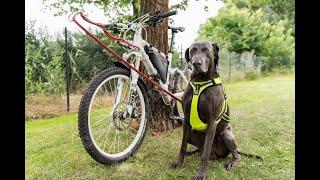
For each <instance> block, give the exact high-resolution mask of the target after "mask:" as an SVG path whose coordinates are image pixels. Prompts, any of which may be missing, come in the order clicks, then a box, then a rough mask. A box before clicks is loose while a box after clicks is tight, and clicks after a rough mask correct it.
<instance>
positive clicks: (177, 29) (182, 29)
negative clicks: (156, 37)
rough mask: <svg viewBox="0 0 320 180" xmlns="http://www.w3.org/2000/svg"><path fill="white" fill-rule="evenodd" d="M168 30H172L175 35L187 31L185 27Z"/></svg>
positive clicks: (169, 27)
mask: <svg viewBox="0 0 320 180" xmlns="http://www.w3.org/2000/svg"><path fill="white" fill-rule="evenodd" d="M168 29H171V30H172V32H174V33H177V32H178V31H180V32H183V31H184V30H185V28H184V27H171V26H168Z"/></svg>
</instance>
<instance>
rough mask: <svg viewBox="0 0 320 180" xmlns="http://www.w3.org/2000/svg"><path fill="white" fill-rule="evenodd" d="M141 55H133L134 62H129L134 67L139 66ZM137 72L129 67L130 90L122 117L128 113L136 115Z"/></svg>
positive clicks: (137, 67) (133, 116)
mask: <svg viewBox="0 0 320 180" xmlns="http://www.w3.org/2000/svg"><path fill="white" fill-rule="evenodd" d="M140 62H141V57H139V56H135V59H134V63H131V65H132V66H134V67H135V68H136V69H139V68H140ZM138 79H139V74H138V73H137V72H136V71H134V70H132V69H130V91H129V96H128V97H127V98H128V99H127V110H126V111H125V112H124V114H123V118H126V117H127V116H128V115H130V116H131V117H132V118H135V116H136V102H135V97H136V95H137V84H138Z"/></svg>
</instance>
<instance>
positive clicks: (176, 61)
mask: <svg viewBox="0 0 320 180" xmlns="http://www.w3.org/2000/svg"><path fill="white" fill-rule="evenodd" d="M180 54H181V53H179V52H177V51H173V55H172V61H171V67H172V68H179V67H180V66H181V65H182V64H184V63H185V60H184V59H182V63H181V58H180Z"/></svg>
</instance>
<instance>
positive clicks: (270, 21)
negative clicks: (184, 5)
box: [197, 0, 295, 71]
mask: <svg viewBox="0 0 320 180" xmlns="http://www.w3.org/2000/svg"><path fill="white" fill-rule="evenodd" d="M268 3H270V1H268V0H261V1H246V0H238V1H236V0H230V1H227V4H226V6H225V7H224V8H222V9H220V11H219V14H218V15H217V16H216V17H214V18H210V19H209V20H208V21H207V22H206V23H205V24H202V25H201V26H200V30H199V37H198V38H197V39H198V40H210V41H213V42H217V43H218V44H219V45H220V48H222V49H224V48H225V49H227V50H228V51H233V52H237V53H242V52H244V51H252V50H254V52H255V54H256V55H257V56H261V57H264V60H263V64H262V71H270V70H271V69H273V68H279V67H282V66H285V67H287V68H291V67H292V65H293V64H294V46H295V44H294V37H293V36H292V34H293V33H292V32H293V29H292V28H290V26H288V20H287V19H284V20H281V18H279V17H280V16H278V15H276V14H275V12H274V11H272V10H271V9H267V8H265V7H270V6H267V5H268ZM275 17H276V18H275Z"/></svg>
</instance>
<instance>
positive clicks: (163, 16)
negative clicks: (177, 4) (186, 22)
mask: <svg viewBox="0 0 320 180" xmlns="http://www.w3.org/2000/svg"><path fill="white" fill-rule="evenodd" d="M177 13H178V11H176V10H175V11H169V12H167V13H164V14H162V15H160V16H161V17H162V18H166V17H169V16H172V15H176V14H177Z"/></svg>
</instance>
